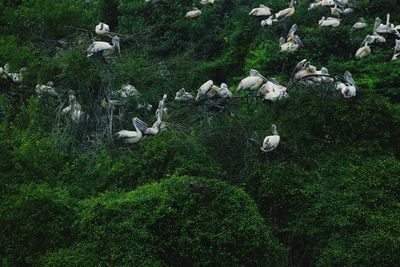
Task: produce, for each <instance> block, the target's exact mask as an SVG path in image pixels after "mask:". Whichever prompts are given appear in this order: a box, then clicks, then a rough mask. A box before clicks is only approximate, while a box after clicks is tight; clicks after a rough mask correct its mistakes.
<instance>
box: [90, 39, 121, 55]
mask: <svg viewBox="0 0 400 267" xmlns="http://www.w3.org/2000/svg"><path fill="white" fill-rule="evenodd" d="M111 43H112V45H111V44H110V43H107V42H93V43H92V44H91V45H90V46H89V48H88V49H87V57H91V56H93V55H94V54H96V53H102V55H103V56H108V55H110V54H112V53H113V52H114V51H115V50H117V51H118V54H119V55H121V49H120V46H119V38H118V36H114V37H113V38H112V39H111Z"/></svg>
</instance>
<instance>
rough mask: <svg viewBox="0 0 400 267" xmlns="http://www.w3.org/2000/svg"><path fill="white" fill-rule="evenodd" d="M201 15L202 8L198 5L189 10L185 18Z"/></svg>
mask: <svg viewBox="0 0 400 267" xmlns="http://www.w3.org/2000/svg"><path fill="white" fill-rule="evenodd" d="M200 15H201V10H200V9H198V8H197V7H195V8H193V10H191V11H189V12H187V13H186V15H185V18H191V19H194V18H197V17H199V16H200Z"/></svg>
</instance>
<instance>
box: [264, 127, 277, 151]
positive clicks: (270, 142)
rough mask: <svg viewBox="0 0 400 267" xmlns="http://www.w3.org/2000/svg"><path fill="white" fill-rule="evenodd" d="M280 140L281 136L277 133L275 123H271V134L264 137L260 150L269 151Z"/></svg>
mask: <svg viewBox="0 0 400 267" xmlns="http://www.w3.org/2000/svg"><path fill="white" fill-rule="evenodd" d="M280 140H281V137H280V136H279V135H278V131H277V130H276V125H275V124H272V135H269V136H267V137H265V139H264V142H263V145H262V147H261V151H263V152H270V151H272V150H274V149H275V148H276V147H277V146H278V145H279V141H280Z"/></svg>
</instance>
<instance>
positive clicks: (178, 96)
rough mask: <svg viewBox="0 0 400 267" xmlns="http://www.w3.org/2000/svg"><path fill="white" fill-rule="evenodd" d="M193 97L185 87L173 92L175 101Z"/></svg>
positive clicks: (187, 99) (188, 99)
mask: <svg viewBox="0 0 400 267" xmlns="http://www.w3.org/2000/svg"><path fill="white" fill-rule="evenodd" d="M193 98H194V97H193V96H192V94H191V93H189V92H186V91H185V88H182V89H180V90H179V91H178V92H176V94H175V100H176V101H190V100H193Z"/></svg>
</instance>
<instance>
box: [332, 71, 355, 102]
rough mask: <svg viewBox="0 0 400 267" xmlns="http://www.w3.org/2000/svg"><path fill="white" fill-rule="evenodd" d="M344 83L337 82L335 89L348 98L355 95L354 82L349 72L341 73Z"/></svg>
mask: <svg viewBox="0 0 400 267" xmlns="http://www.w3.org/2000/svg"><path fill="white" fill-rule="evenodd" d="M343 77H344V80H345V81H346V82H345V83H342V82H340V81H339V82H337V84H336V89H337V90H339V91H340V92H341V93H342V95H343V97H344V98H350V97H353V96H355V95H356V91H357V88H356V83H355V81H354V80H353V77H352V76H351V73H350V72H348V71H346V72H345V73H344V75H343Z"/></svg>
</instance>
